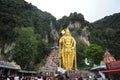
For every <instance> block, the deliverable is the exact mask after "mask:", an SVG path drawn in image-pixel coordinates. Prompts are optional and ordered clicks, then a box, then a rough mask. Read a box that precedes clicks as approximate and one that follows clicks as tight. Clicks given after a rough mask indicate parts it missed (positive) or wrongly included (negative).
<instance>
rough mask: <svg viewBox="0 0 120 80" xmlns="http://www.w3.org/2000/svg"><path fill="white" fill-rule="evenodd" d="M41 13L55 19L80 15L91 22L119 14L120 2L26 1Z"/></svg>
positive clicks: (115, 0)
mask: <svg viewBox="0 0 120 80" xmlns="http://www.w3.org/2000/svg"><path fill="white" fill-rule="evenodd" d="M26 1H27V2H31V3H32V4H33V5H35V6H37V7H38V8H39V9H41V10H42V11H47V12H49V13H51V14H52V15H53V16H55V17H56V18H61V17H62V16H64V15H67V16H68V15H69V14H70V13H73V12H78V13H82V14H83V15H84V17H85V19H86V20H88V21H90V22H92V21H95V20H97V19H100V18H103V17H104V16H106V15H110V14H113V13H116V12H119V10H120V5H119V4H118V3H119V2H120V0H26Z"/></svg>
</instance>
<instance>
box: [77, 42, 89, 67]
mask: <svg viewBox="0 0 120 80" xmlns="http://www.w3.org/2000/svg"><path fill="white" fill-rule="evenodd" d="M87 47H88V45H87V44H86V43H85V42H84V41H82V40H81V41H79V42H78V43H77V63H78V64H81V63H84V62H82V61H84V59H85V50H86V49H87ZM82 65H83V64H82ZM78 67H81V65H78Z"/></svg>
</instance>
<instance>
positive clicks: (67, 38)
mask: <svg viewBox="0 0 120 80" xmlns="http://www.w3.org/2000/svg"><path fill="white" fill-rule="evenodd" d="M61 33H62V35H63V36H62V37H61V38H60V40H59V55H60V58H61V59H60V62H59V66H60V67H64V68H65V69H67V70H72V69H73V66H74V67H75V70H76V69H77V64H76V41H75V39H74V38H73V37H72V36H71V34H70V31H69V29H68V28H67V29H66V30H65V31H64V30H62V32H61ZM74 61H75V62H74ZM73 64H74V65H73Z"/></svg>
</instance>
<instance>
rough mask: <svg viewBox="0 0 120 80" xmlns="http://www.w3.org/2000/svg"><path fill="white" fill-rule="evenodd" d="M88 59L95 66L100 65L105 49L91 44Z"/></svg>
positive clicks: (88, 49)
mask: <svg viewBox="0 0 120 80" xmlns="http://www.w3.org/2000/svg"><path fill="white" fill-rule="evenodd" d="M85 54H86V57H87V58H88V59H89V60H91V61H92V62H93V63H94V64H96V65H99V64H100V61H101V60H102V59H103V48H102V47H101V46H99V45H97V44H91V45H90V46H89V47H88V48H87V49H86V53H85Z"/></svg>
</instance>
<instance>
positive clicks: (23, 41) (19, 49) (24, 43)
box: [12, 27, 38, 69]
mask: <svg viewBox="0 0 120 80" xmlns="http://www.w3.org/2000/svg"><path fill="white" fill-rule="evenodd" d="M16 31H17V32H16V33H17V34H18V37H17V38H16V45H15V47H14V49H13V50H12V54H13V58H14V60H15V61H16V62H17V63H18V64H19V65H20V66H21V67H22V69H31V68H33V66H32V65H33V64H34V59H35V55H36V53H37V52H36V51H37V44H38V41H37V38H36V35H35V34H34V30H33V28H31V27H26V28H24V27H22V28H16Z"/></svg>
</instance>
